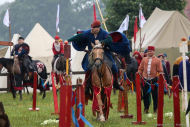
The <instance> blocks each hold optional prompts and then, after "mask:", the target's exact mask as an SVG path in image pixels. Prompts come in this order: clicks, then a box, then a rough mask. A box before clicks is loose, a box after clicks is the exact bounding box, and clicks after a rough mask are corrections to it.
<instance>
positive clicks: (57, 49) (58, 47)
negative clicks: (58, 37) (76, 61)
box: [52, 42, 64, 55]
mask: <svg viewBox="0 0 190 127" xmlns="http://www.w3.org/2000/svg"><path fill="white" fill-rule="evenodd" d="M63 48H64V45H63V42H59V43H58V44H56V42H54V43H53V45H52V51H53V54H54V55H58V54H64V49H63Z"/></svg>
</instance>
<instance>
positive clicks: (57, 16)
mask: <svg viewBox="0 0 190 127" xmlns="http://www.w3.org/2000/svg"><path fill="white" fill-rule="evenodd" d="M59 6H60V5H59V3H58V6H57V16H56V17H57V18H56V36H58V29H59V27H58V24H59V22H58V18H59ZM57 22H58V24H57Z"/></svg>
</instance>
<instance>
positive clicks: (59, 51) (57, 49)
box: [51, 36, 64, 70]
mask: <svg viewBox="0 0 190 127" xmlns="http://www.w3.org/2000/svg"><path fill="white" fill-rule="evenodd" d="M63 48H64V46H63V42H62V39H59V36H55V42H54V43H53V46H52V51H53V54H54V56H53V59H52V62H51V65H52V70H53V68H54V63H55V60H56V59H57V58H58V57H59V55H64V49H63Z"/></svg>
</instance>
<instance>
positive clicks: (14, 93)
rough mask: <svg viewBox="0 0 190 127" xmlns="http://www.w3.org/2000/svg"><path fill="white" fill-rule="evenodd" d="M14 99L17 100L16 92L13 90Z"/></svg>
mask: <svg viewBox="0 0 190 127" xmlns="http://www.w3.org/2000/svg"><path fill="white" fill-rule="evenodd" d="M12 93H13V98H14V99H15V98H16V90H13V92H12Z"/></svg>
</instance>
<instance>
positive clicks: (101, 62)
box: [92, 47, 103, 66]
mask: <svg viewBox="0 0 190 127" xmlns="http://www.w3.org/2000/svg"><path fill="white" fill-rule="evenodd" d="M94 49H103V48H101V47H95V48H93V49H92V51H93V50H94ZM92 58H93V54H92ZM97 60H100V65H102V64H103V60H102V59H100V58H96V59H95V60H94V63H95V62H96V61H97ZM95 66H96V65H95Z"/></svg>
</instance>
